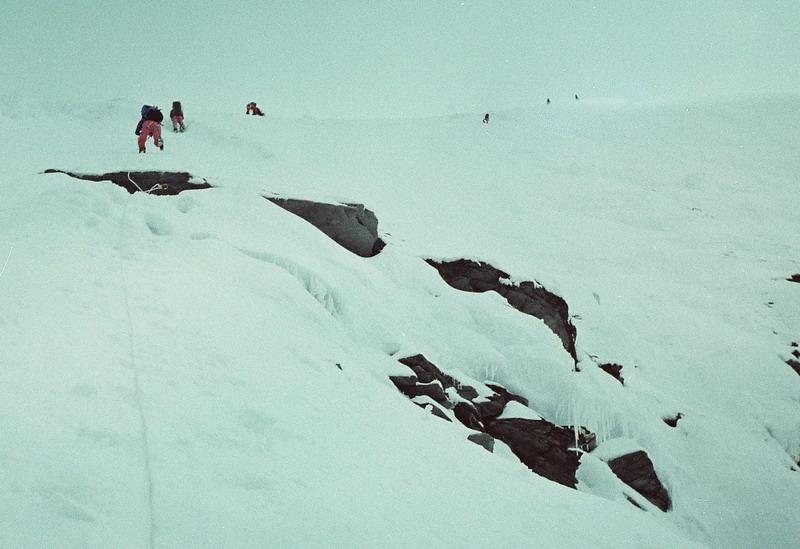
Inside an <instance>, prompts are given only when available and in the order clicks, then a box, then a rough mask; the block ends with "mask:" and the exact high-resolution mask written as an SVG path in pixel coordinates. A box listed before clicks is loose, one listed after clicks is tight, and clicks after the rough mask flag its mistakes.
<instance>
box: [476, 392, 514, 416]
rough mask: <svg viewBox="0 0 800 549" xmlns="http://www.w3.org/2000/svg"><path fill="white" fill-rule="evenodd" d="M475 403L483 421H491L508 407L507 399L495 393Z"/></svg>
mask: <svg viewBox="0 0 800 549" xmlns="http://www.w3.org/2000/svg"><path fill="white" fill-rule="evenodd" d="M473 404H475V408H477V409H478V413H479V414H480V416H481V419H482V420H483V421H491V420H493V419H495V418H497V416H499V415H500V414H502V413H503V409H504V408H505V407H506V399H505V398H503V396H502V395H499V394H497V393H495V394H493V395H491V396H490V397H489V398H487V399H486V400H477V401H473Z"/></svg>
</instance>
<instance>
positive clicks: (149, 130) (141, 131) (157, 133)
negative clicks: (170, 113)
mask: <svg viewBox="0 0 800 549" xmlns="http://www.w3.org/2000/svg"><path fill="white" fill-rule="evenodd" d="M162 120H164V115H163V114H161V110H159V108H158V107H151V106H150V105H142V119H141V120H139V124H137V126H136V135H138V136H139V152H140V153H143V152H147V151H146V150H145V147H144V144H145V143H146V142H147V138H148V137H150V136H151V135H152V136H153V143H155V145H156V147H158V148H159V149H161V150H162V151H163V150H164V140H163V139H161V121H162Z"/></svg>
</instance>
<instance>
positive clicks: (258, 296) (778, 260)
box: [0, 97, 800, 548]
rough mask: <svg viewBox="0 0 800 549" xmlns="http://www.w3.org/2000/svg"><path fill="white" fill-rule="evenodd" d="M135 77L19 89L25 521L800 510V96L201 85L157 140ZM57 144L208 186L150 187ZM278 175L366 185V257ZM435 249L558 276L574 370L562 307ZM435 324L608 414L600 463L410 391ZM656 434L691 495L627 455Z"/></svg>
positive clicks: (683, 522)
mask: <svg viewBox="0 0 800 549" xmlns="http://www.w3.org/2000/svg"><path fill="white" fill-rule="evenodd" d="M178 99H179V98H178ZM171 100H173V98H169V97H165V98H163V100H162V101H161V104H162V105H167V104H169V101H171ZM141 102H142V101H139V100H138V99H131V100H122V99H118V100H114V101H108V102H103V103H87V104H83V105H80V106H77V105H73V104H62V105H46V106H44V107H37V108H33V107H32V106H31V105H24V104H20V103H15V104H13V105H12V104H9V103H6V104H4V105H2V106H0V135H2V137H1V138H0V146H2V150H3V160H2V161H1V162H0V269H2V274H1V275H0V546H2V547H165V548H166V547H435V548H450V547H452V548H460V547H467V546H477V545H484V544H491V545H492V546H496V547H669V548H674V547H691V546H695V545H697V546H710V547H791V546H795V544H796V542H797V540H798V539H800V511H799V510H798V509H799V508H798V505H797V503H798V501H800V472H798V471H797V464H796V462H797V460H798V459H800V456H798V453H799V452H800V377H799V376H798V375H797V374H796V373H795V372H794V371H793V370H792V369H791V368H790V367H789V366H788V365H787V364H786V363H785V360H786V359H787V358H788V357H789V355H790V352H791V350H792V347H791V344H792V342H797V341H798V338H800V285H798V284H795V283H792V282H789V281H787V280H786V278H787V277H788V276H790V275H792V274H794V273H798V272H800V241H798V235H799V234H800V230H799V229H800V222H799V220H800V218H799V216H800V210H799V209H798V207H799V206H800V203H798V182H799V181H798V177H799V176H798V173H800V162H798V157H797V151H798V148H800V139H798V130H799V129H800V126H799V125H798V122H797V120H798V117H797V113H798V110H800V99H798V98H797V97H777V98H758V99H747V100H737V101H726V102H706V103H691V104H689V103H684V104H679V105H663V104H662V105H647V106H642V105H637V106H631V105H624V104H613V103H600V102H592V101H581V102H576V103H573V104H571V105H563V104H558V105H556V104H553V105H550V106H549V107H547V108H545V106H542V107H541V109H536V110H529V111H524V112H523V111H519V112H504V113H492V118H491V122H490V123H489V124H481V123H480V120H481V114H479V113H475V114H470V115H458V116H452V117H442V118H431V119H406V120H380V121H346V120H341V121H329V120H316V119H297V120H295V119H291V120H290V119H275V118H272V117H269V116H267V117H265V118H257V117H245V115H244V114H243V113H242V112H219V111H215V110H213V109H212V108H211V106H210V105H192V104H187V103H184V111H185V113H186V116H187V123H188V126H189V127H188V130H187V132H186V133H185V134H172V133H171V132H165V141H166V146H165V150H164V151H159V150H157V149H156V148H155V147H153V146H152V144H148V152H147V154H146V155H138V154H137V147H136V142H135V136H134V135H133V128H134V126H135V124H136V122H137V117H138V111H139V106H140V104H141ZM243 104H244V103H243ZM231 111H232V110H231ZM23 112H24V113H25V114H24V119H23V114H22V113H23ZM47 168H56V169H62V170H67V171H71V172H77V173H87V174H100V173H104V172H111V171H127V170H131V171H146V170H172V171H188V172H190V173H192V174H193V175H194V176H196V177H199V178H206V179H207V180H208V182H209V183H211V184H212V185H213V186H214V188H212V189H208V190H198V191H186V192H184V193H182V194H180V195H179V196H152V195H145V194H143V193H136V194H134V195H130V194H128V193H127V192H126V191H125V190H124V189H122V188H120V187H117V186H115V185H113V184H111V183H108V182H99V183H95V182H88V181H80V180H77V179H73V178H70V177H68V176H66V175H63V174H47V175H45V174H43V173H41V172H43V170H45V169H47ZM265 195H266V196H273V195H276V196H280V197H286V198H299V199H307V200H314V201H320V202H332V203H335V202H348V203H350V202H356V203H362V204H364V205H366V207H367V208H369V209H371V210H373V211H374V212H375V213H376V215H377V217H378V220H379V226H378V231H379V234H380V236H381V237H382V238H383V239H384V240H385V241H386V242H387V246H386V248H385V249H384V250H383V251H382V252H381V253H380V254H379V255H377V256H375V257H372V258H362V257H358V256H356V255H354V254H352V253H350V252H348V251H347V250H345V249H343V248H342V247H340V246H339V245H337V244H336V243H335V242H333V241H332V240H331V239H329V238H328V237H326V236H325V235H324V234H322V233H321V232H320V231H319V230H318V229H316V228H315V227H313V226H312V225H310V224H308V223H306V222H305V221H303V220H302V219H300V218H299V217H297V216H294V215H292V214H291V213H289V212H287V211H285V210H282V209H281V208H279V207H278V206H276V205H274V204H272V203H271V202H269V201H267V200H265V199H264V198H263V196H265ZM428 258H433V259H437V260H442V259H458V258H469V259H475V260H479V261H485V262H488V263H490V264H492V265H493V266H494V267H496V268H498V269H502V270H503V271H505V272H507V273H509V274H510V275H511V276H512V279H513V280H515V281H523V280H535V281H537V282H538V283H540V284H542V285H544V286H545V287H547V288H548V289H549V290H550V291H552V292H554V293H556V294H558V295H560V296H562V297H563V298H564V299H565V300H566V302H567V303H568V304H569V307H570V309H569V311H570V314H571V315H572V321H573V322H574V324H575V326H576V328H577V334H578V335H577V355H578V361H579V362H578V370H579V371H576V368H575V364H574V363H573V360H572V358H571V357H570V356H569V355H568V354H567V353H566V352H565V350H564V347H563V346H562V344H561V342H560V341H559V339H558V337H556V336H555V335H554V334H553V333H552V332H551V331H550V330H548V329H547V327H546V326H545V325H544V323H543V322H541V321H540V320H538V319H536V318H533V317H530V316H526V315H523V314H521V313H520V312H518V311H516V310H515V309H513V308H512V307H510V306H509V305H508V304H507V303H506V302H505V300H504V299H503V298H501V297H500V296H499V295H497V294H494V293H485V294H475V293H464V292H459V291H458V290H456V289H454V288H452V287H450V286H448V285H447V284H446V283H445V282H444V281H443V280H442V279H441V278H440V277H439V275H438V273H437V272H436V270H434V269H433V268H431V267H430V266H429V265H428V264H426V262H425V261H424V260H425V259H428ZM417 353H423V354H424V355H425V356H426V357H427V358H428V359H430V360H431V361H432V362H434V363H435V364H436V365H437V366H439V367H440V368H441V369H443V370H444V371H445V372H449V373H451V374H455V373H457V372H458V373H459V374H458V375H463V376H466V377H467V378H470V379H474V380H477V381H480V382H483V381H492V382H495V383H499V384H502V385H503V386H505V387H507V388H508V389H509V390H512V391H513V392H515V393H517V394H520V395H522V396H524V397H525V398H527V399H529V401H530V410H528V409H526V408H524V407H522V406H521V405H515V407H509V409H508V410H507V412H506V413H507V415H508V416H511V417H533V418H535V417H538V416H537V415H536V414H538V415H540V416H542V417H544V418H545V419H547V420H549V421H551V422H554V423H557V424H560V425H576V424H577V425H583V426H585V427H587V428H588V429H589V430H591V431H592V432H594V433H596V434H597V437H598V441H599V442H600V445H599V447H598V448H597V450H595V451H593V452H592V453H589V454H585V455H583V456H582V457H581V467H580V469H579V471H578V478H579V486H578V488H579V489H578V490H571V489H569V488H566V487H564V486H561V485H558V484H555V483H553V482H550V481H548V480H546V479H544V478H543V477H539V476H537V475H535V474H534V473H532V472H531V471H529V470H528V469H527V468H526V467H525V466H524V465H522V464H521V463H520V462H519V461H518V460H517V459H516V458H515V457H514V456H513V454H511V452H510V451H509V450H508V448H507V447H505V446H504V445H502V444H501V443H498V444H497V445H496V447H495V452H494V453H493V454H492V453H489V452H486V451H485V450H484V449H483V448H481V447H480V446H478V445H476V444H473V443H471V442H468V441H467V438H466V437H467V434H468V431H467V430H466V428H463V427H461V426H458V425H456V424H452V423H448V422H445V421H443V420H441V419H439V418H437V417H435V416H433V415H431V414H429V413H428V412H426V411H425V410H423V409H422V408H420V407H418V406H415V405H414V403H412V402H411V401H410V400H408V399H407V398H405V397H404V396H403V395H402V394H400V393H399V392H398V391H397V390H396V389H395V388H394V386H392V384H391V383H390V381H389V379H388V376H389V375H397V374H398V373H399V374H401V375H402V374H403V372H407V371H408V370H407V369H406V368H405V367H404V366H402V365H400V364H399V363H398V359H400V358H403V357H407V356H409V355H413V354H417ZM603 363H614V364H619V365H622V366H623V369H622V376H623V378H624V385H623V384H621V383H620V382H619V381H617V380H616V379H614V378H613V377H611V376H610V375H608V374H607V373H605V372H603V371H602V370H601V369H600V368H599V367H598V365H599V364H603ZM534 411H535V412H534ZM678 414H681V417H680V420H679V421H678V423H677V425H676V426H675V427H670V426H669V425H667V424H666V423H665V422H664V421H663V419H664V418H674V417H677V416H678ZM640 449H641V450H645V451H646V452H647V454H648V456H649V457H650V459H651V460H652V462H653V465H654V468H655V471H656V473H657V475H658V477H659V478H660V479H661V481H662V482H663V484H664V485H665V487H666V489H667V490H668V492H669V495H670V497H671V500H672V509H671V510H670V511H668V512H666V513H662V512H660V511H659V510H657V509H656V508H655V507H653V506H652V505H650V506H648V505H646V502H644V503H645V504H643V505H642V506H643V507H644V508H645V510H640V509H639V508H637V507H635V506H633V505H631V503H630V502H629V501H628V499H627V498H626V494H628V495H630V494H631V490H630V489H629V488H628V487H626V486H625V485H623V484H622V483H621V482H620V481H619V480H618V479H617V478H616V477H615V476H614V474H613V473H611V471H610V469H609V468H608V467H607V466H606V465H605V463H604V461H607V460H609V459H613V458H614V457H617V456H619V455H622V454H624V453H629V452H632V451H637V450H640ZM637 501H639V502H641V498H639V499H638V500H637Z"/></svg>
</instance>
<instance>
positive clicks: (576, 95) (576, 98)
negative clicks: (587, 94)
mask: <svg viewBox="0 0 800 549" xmlns="http://www.w3.org/2000/svg"><path fill="white" fill-rule="evenodd" d="M577 100H578V94H577V93H576V94H575V101H577Z"/></svg>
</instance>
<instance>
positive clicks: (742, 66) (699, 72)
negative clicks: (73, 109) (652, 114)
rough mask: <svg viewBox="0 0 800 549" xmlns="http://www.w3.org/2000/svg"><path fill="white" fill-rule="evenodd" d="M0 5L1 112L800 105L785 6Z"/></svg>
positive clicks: (27, 0) (795, 14) (796, 35)
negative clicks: (15, 107) (16, 100)
mask: <svg viewBox="0 0 800 549" xmlns="http://www.w3.org/2000/svg"><path fill="white" fill-rule="evenodd" d="M0 2H2V3H0V53H1V54H2V59H3V61H2V63H0V94H3V95H5V96H6V97H8V96H9V95H12V96H13V95H14V94H15V93H16V94H22V95H26V96H27V95H41V96H44V97H47V98H53V97H63V98H64V99H67V100H72V99H74V98H76V97H77V98H80V97H86V98H92V99H94V98H98V97H108V98H114V97H123V98H133V99H137V100H138V99H139V98H140V99H141V101H142V102H147V101H152V99H149V98H155V97H168V98H172V97H175V98H178V97H179V98H182V99H183V101H184V103H185V104H191V103H192V102H193V101H194V102H195V103H199V102H207V101H213V102H219V103H220V104H226V105H227V104H230V105H234V104H235V107H233V108H236V109H238V108H240V107H241V106H242V105H244V103H246V102H247V101H250V100H256V101H258V102H259V103H260V104H263V105H264V106H265V107H267V109H268V110H269V111H270V112H271V113H274V114H276V115H285V116H302V115H310V116H331V117H339V116H367V117H382V116H413V115H426V114H447V113H454V112H475V111H490V110H500V109H508V108H525V107H528V106H531V105H534V104H535V105H538V104H541V103H542V102H543V101H544V100H545V98H546V97H551V98H552V99H553V100H554V101H561V100H568V98H570V97H571V96H572V94H573V93H578V94H580V95H581V96H583V97H618V98H633V99H641V100H648V99H651V98H653V99H659V100H662V99H669V98H678V97H681V98H682V97H687V96H688V97H706V96H718V95H738V94H746V93H787V92H789V93H798V92H800V71H798V60H800V1H797V0H794V1H768V0H764V1H752V2H742V1H737V0H727V1H716V0H712V1H709V0H703V1H699V0H695V1H684V0H672V1H657V0H648V1H644V0H642V1H622V0H620V1H611V2H600V1H598V2H591V1H575V2H568V1H552V2H550V1H548V2H540V1H536V0H529V1H516V0H508V1H489V0H439V1H434V0H400V1H362V0H341V1H335V0H327V1H323V0H319V1H316V0H314V1H311V0H306V1H303V0H294V1H291V0H287V1H275V2H271V1H260V2H254V1H250V0H244V1H240V2H232V3H227V2H214V1H204V0H198V1H186V0H173V1H170V2H163V1H149V0H145V1H143V0H137V1H135V2H133V1H130V0H105V1H89V0H72V1H70V2H64V1H62V0H52V1H44V0H0ZM163 102H164V101H162V103H163ZM240 104H241V105H240Z"/></svg>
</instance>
